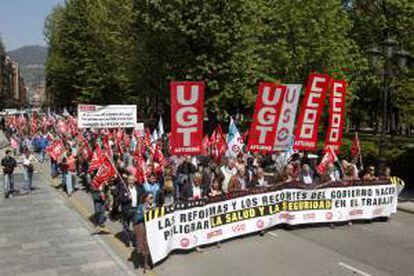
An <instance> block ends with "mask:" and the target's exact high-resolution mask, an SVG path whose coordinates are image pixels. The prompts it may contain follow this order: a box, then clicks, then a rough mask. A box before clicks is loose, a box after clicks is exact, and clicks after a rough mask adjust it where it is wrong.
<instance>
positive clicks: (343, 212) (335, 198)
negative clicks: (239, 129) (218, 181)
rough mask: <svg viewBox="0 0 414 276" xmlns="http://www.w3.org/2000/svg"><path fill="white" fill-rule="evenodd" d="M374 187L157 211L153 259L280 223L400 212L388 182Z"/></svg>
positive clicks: (149, 222)
mask: <svg viewBox="0 0 414 276" xmlns="http://www.w3.org/2000/svg"><path fill="white" fill-rule="evenodd" d="M335 183H336V182H335ZM361 184H362V185H361ZM376 184H377V185H375V184H374V183H372V182H371V185H370V184H368V185H366V184H365V183H363V182H361V183H360V184H359V185H357V186H349V185H346V186H339V187H331V188H319V189H303V188H301V189H299V188H287V189H280V190H274V191H265V192H258V193H255V194H248V195H244V196H240V197H237V198H229V199H226V198H223V199H220V200H219V201H216V202H207V201H205V200H204V201H203V200H201V201H190V202H187V203H177V204H176V206H175V207H171V208H167V207H158V208H155V209H152V210H150V211H149V212H147V213H146V216H145V219H146V222H145V225H146V231H147V241H148V245H149V249H150V252H151V257H152V260H153V262H154V263H156V262H158V261H160V260H162V259H164V258H165V257H167V256H168V254H169V253H170V252H171V251H173V250H175V249H181V250H188V249H191V248H194V247H196V246H201V245H205V244H210V243H215V242H219V241H222V240H225V239H229V238H233V237H237V236H241V235H245V234H248V233H253V232H257V231H262V230H263V229H266V228H269V227H272V226H275V225H278V224H291V225H297V224H312V223H323V222H329V223H331V222H339V221H348V220H358V219H372V218H375V217H388V216H390V215H391V214H393V213H395V212H396V210H397V200H398V193H397V188H396V186H395V185H391V184H389V183H387V184H381V185H380V184H379V183H376ZM286 187H288V186H286ZM213 201H214V199H213Z"/></svg>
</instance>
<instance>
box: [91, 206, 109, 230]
mask: <svg viewBox="0 0 414 276" xmlns="http://www.w3.org/2000/svg"><path fill="white" fill-rule="evenodd" d="M93 208H94V209H95V221H96V224H97V225H98V226H103V225H104V224H105V222H106V216H105V202H104V201H102V200H94V201H93Z"/></svg>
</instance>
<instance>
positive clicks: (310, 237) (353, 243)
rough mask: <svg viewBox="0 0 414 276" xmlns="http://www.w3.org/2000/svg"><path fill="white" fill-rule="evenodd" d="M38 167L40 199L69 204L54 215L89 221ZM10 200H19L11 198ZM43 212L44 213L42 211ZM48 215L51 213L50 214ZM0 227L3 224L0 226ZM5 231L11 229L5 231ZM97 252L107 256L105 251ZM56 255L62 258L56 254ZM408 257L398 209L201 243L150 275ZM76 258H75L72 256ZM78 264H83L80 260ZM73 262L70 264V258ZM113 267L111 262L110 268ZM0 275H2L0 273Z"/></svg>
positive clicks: (341, 268)
mask: <svg viewBox="0 0 414 276" xmlns="http://www.w3.org/2000/svg"><path fill="white" fill-rule="evenodd" d="M41 170H42V171H41V174H43V176H41V177H40V178H39V179H38V180H36V181H35V185H36V186H39V187H41V188H42V187H45V190H50V191H51V192H50V193H47V195H43V196H44V197H42V199H41V200H43V201H46V200H48V198H49V200H52V201H53V202H57V199H58V198H60V200H64V201H66V204H68V205H69V206H71V208H70V209H67V210H70V211H67V210H66V209H65V210H66V211H65V212H63V213H59V215H60V216H64V217H66V216H67V218H68V219H67V220H68V221H73V215H74V213H76V212H77V213H79V214H80V217H82V218H83V219H84V222H87V223H89V225H90V219H89V218H90V216H91V215H92V202H91V199H90V196H89V195H88V194H86V193H85V192H83V191H78V192H77V193H75V195H74V196H73V197H72V198H70V199H66V198H64V197H63V198H62V195H61V194H59V193H58V192H54V191H52V190H53V189H52V188H50V187H46V186H47V184H46V183H47V182H48V181H49V179H48V177H47V176H46V175H47V173H48V172H47V171H46V169H41ZM43 170H44V171H43ZM42 189H43V188H42ZM13 200H14V201H18V200H22V199H20V198H15V199H13ZM44 212H45V214H47V213H46V211H44ZM53 214H55V213H52V214H51V215H53ZM0 221H1V223H2V224H3V223H7V220H4V219H1V220H0ZM63 221H66V219H64V220H63ZM44 223H45V224H48V223H49V221H48V220H45V221H44ZM72 223H75V222H72ZM109 226H110V227H111V228H112V229H113V233H112V234H110V235H105V236H102V237H101V240H102V241H103V242H104V243H106V244H107V246H108V248H109V250H110V252H112V253H114V254H116V255H117V256H119V258H120V259H121V260H123V261H124V262H125V264H126V265H127V266H129V267H130V268H131V269H133V264H132V262H131V261H129V260H128V258H129V257H130V254H131V250H132V249H130V248H125V247H123V245H122V243H121V242H120V241H119V239H118V238H116V237H115V235H119V234H118V233H119V231H120V229H121V228H120V225H119V224H118V223H111V224H110V225H109ZM2 227H3V228H2ZM16 227H18V225H16ZM19 227H21V226H19ZM76 227H77V228H79V227H80V226H79V225H78V226H76ZM9 228H10V227H8V228H7V229H9ZM0 229H3V230H4V229H6V228H5V227H4V226H0ZM41 229H45V231H46V230H47V225H43V228H41ZM17 230H18V229H16V231H17ZM92 230H93V228H91V227H90V226H89V228H87V231H90V232H91V231H92ZM9 231H14V230H13V229H9ZM79 231H81V230H79ZM83 231H84V230H82V231H81V232H83ZM0 232H1V231H0ZM75 232H76V231H75ZM78 234H79V233H78ZM81 234H82V233H81ZM79 237H80V238H82V239H87V240H88V241H89V238H86V237H83V236H82V235H80V236H79ZM10 238H12V236H11V237H10ZM0 241H1V240H0ZM92 243H93V246H95V247H94V249H93V250H92V252H93V253H94V254H98V252H97V250H106V249H104V248H102V247H101V246H98V245H96V244H95V242H92ZM35 246H40V247H41V246H42V244H40V245H36V244H35ZM0 249H1V250H0V251H1V253H0V255H1V256H6V255H8V252H7V250H8V249H7V248H0ZM11 253H12V254H14V253H13V252H11ZM26 254H27V253H26ZM59 254H63V253H62V252H60V253H59ZM71 254H73V253H71ZM102 254H103V255H102V256H105V258H108V256H107V253H102ZM61 258H63V257H62V256H61ZM413 259H414V215H413V214H408V213H404V212H400V211H399V212H398V213H397V214H396V215H394V216H392V218H391V219H390V220H389V221H388V222H374V223H365V222H360V223H354V224H353V225H352V226H347V225H341V226H337V227H335V228H334V229H331V228H330V227H328V226H327V225H324V226H318V227H316V226H306V227H300V228H294V229H291V230H286V229H273V230H271V231H269V232H268V233H267V234H266V235H264V236H260V235H250V236H247V237H244V238H237V239H233V240H230V241H227V242H224V243H222V246H221V248H218V247H217V246H210V247H206V248H204V249H203V252H201V253H198V252H189V253H185V254H178V253H175V254H172V255H170V256H169V257H168V258H167V259H166V260H165V261H164V262H162V263H160V264H158V265H157V266H156V267H155V268H154V270H153V271H152V272H151V274H152V275H154V274H155V275H181V276H187V275H188V276H190V275H191V276H192V275H209V276H212V275H226V276H231V275H237V276H240V275H283V276H288V275H318V276H320V275H362V276H369V275H372V276H381V275H414V263H413ZM52 260H53V259H52ZM76 261H77V262H79V261H80V260H78V259H76ZM44 262H47V261H44ZM95 262H96V260H95ZM0 263H1V261H0ZM109 263H111V265H112V261H111V260H110V259H108V260H107V261H106V262H104V263H103V264H104V265H105V264H108V265H109ZM3 264H4V263H3ZM19 265H20V263H19ZM45 265H47V264H45ZM82 265H83V266H84V267H85V264H82ZM73 266H76V262H75V263H74V264H73V265H72V267H73ZM98 267H99V265H98ZM116 267H117V266H115V265H114V269H115V268H116ZM92 268H93V266H92ZM38 269H40V268H38ZM100 269H104V268H102V267H101V268H100ZM4 271H9V270H4ZM101 271H102V270H101ZM135 271H136V273H137V274H138V273H140V271H137V270H135ZM0 272H1V270H0ZM0 275H8V274H2V273H0ZM14 275H19V274H14ZM33 275H36V274H33ZM37 275H40V274H37ZM57 275H61V274H57ZM111 275H125V274H124V272H122V273H121V272H120V273H119V274H117V273H116V272H115V271H113V273H112V274H111Z"/></svg>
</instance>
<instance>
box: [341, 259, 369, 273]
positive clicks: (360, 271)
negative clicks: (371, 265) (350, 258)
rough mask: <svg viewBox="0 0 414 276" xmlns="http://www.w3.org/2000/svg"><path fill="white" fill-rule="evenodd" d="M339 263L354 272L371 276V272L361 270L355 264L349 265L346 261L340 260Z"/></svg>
mask: <svg viewBox="0 0 414 276" xmlns="http://www.w3.org/2000/svg"><path fill="white" fill-rule="evenodd" d="M338 265H340V266H342V267H345V268H347V269H349V270H351V271H352V272H354V273H358V274H360V275H363V276H371V274H369V273H366V272H364V271H362V270H359V269H358V268H355V267H353V266H350V265H348V264H346V263H343V262H339V263H338Z"/></svg>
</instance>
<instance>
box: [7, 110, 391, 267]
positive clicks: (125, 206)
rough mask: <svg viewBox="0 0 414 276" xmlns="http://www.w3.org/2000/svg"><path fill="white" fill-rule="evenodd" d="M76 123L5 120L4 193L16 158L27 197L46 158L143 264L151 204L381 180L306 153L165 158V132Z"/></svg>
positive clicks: (59, 182)
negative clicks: (108, 169)
mask: <svg viewBox="0 0 414 276" xmlns="http://www.w3.org/2000/svg"><path fill="white" fill-rule="evenodd" d="M45 116H46V115H45ZM49 117H52V118H49ZM19 120H20V121H19ZM71 120H73V118H63V117H57V116H50V115H48V116H47V118H46V119H44V118H43V119H40V118H37V119H36V122H35V123H34V122H33V119H31V118H28V117H26V118H21V117H16V116H14V117H11V118H6V120H5V123H4V126H3V127H4V133H5V134H6V136H7V137H8V139H9V141H10V143H11V146H12V149H13V152H12V151H10V150H8V151H6V156H5V157H4V158H3V159H2V161H1V165H2V168H3V172H4V175H5V186H4V187H5V197H6V198H7V197H9V196H11V195H13V192H14V186H13V172H14V169H15V167H16V166H17V163H18V162H16V159H15V158H14V157H13V155H14V156H22V158H21V160H22V161H21V163H22V167H23V171H24V179H25V185H24V194H27V193H30V191H31V190H32V189H33V187H32V175H33V164H34V163H35V162H40V163H43V162H45V160H46V158H48V159H49V161H50V168H51V177H52V178H53V179H55V183H56V187H62V189H63V190H64V191H65V192H66V194H67V195H68V196H71V195H72V194H73V193H74V192H75V191H76V190H77V188H79V186H80V185H83V186H84V187H85V189H87V190H88V191H89V192H90V194H91V197H92V200H93V204H94V210H95V223H96V225H97V228H98V230H99V231H107V229H106V226H105V224H106V221H107V219H108V218H109V219H111V220H119V221H120V222H121V223H122V227H123V232H122V235H123V241H124V242H125V245H126V246H135V247H136V248H137V253H138V254H139V255H140V256H141V260H142V263H143V266H144V268H145V269H147V268H148V267H149V265H150V260H149V249H148V245H147V243H146V233H145V227H144V214H145V211H146V210H148V209H149V208H152V207H154V206H160V205H166V206H171V205H173V204H174V203H175V202H177V201H188V200H196V199H203V198H211V197H216V196H220V195H222V194H227V193H232V192H238V191H245V190H249V189H253V188H260V187H269V186H272V185H277V184H278V183H286V182H294V181H296V182H300V183H303V185H305V186H309V187H310V188H313V187H316V186H317V185H319V184H323V183H326V182H331V181H352V180H356V179H363V180H366V181H374V180H377V176H376V175H375V170H374V168H373V167H372V166H369V167H368V168H367V170H364V171H362V172H360V171H359V170H358V168H357V166H356V164H355V162H351V161H347V160H342V161H339V160H336V161H335V162H331V163H328V164H327V165H326V169H325V170H323V171H321V170H320V169H319V168H318V162H319V161H320V159H321V156H317V155H314V154H308V153H306V152H291V153H290V154H287V153H273V154H268V155H263V154H259V153H255V154H250V153H242V151H240V152H239V153H238V154H228V153H226V151H222V154H219V156H217V155H212V154H210V153H211V149H208V150H207V152H208V153H209V154H205V155H200V156H193V157H190V156H182V157H180V156H168V136H167V135H162V137H161V138H160V139H157V140H155V139H152V138H151V136H150V135H149V134H148V133H143V135H142V137H139V136H140V135H137V134H136V133H135V132H134V131H133V130H128V131H127V130H113V131H108V130H105V131H98V130H84V131H80V130H75V129H74V128H73V127H71V123H70V121H71ZM62 121H63V122H64V123H63V124H62V123H60V122H62ZM22 124H23V126H22ZM34 124H38V125H35V126H34ZM56 141H59V142H60V143H59V144H56V143H55V142H56ZM214 146H216V145H214V144H212V145H210V147H214ZM57 147H62V148H61V150H56V148H57ZM92 149H94V150H92ZM163 149H164V150H163ZM165 149H167V150H165ZM53 152H55V153H56V152H58V153H59V154H58V155H56V154H52V153H53ZM99 154H100V155H101V156H103V155H104V156H105V157H106V158H108V160H109V162H110V163H111V164H112V165H113V168H114V170H115V173H114V174H111V175H110V177H109V178H105V179H104V183H98V184H97V182H96V179H97V178H98V174H99V177H101V174H102V172H99V170H100V167H99V166H96V164H94V163H95V162H96V157H97V155H99ZM217 157H219V158H217ZM389 172H390V171H389V169H388V170H387V173H388V175H389ZM94 180H95V182H94Z"/></svg>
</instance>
